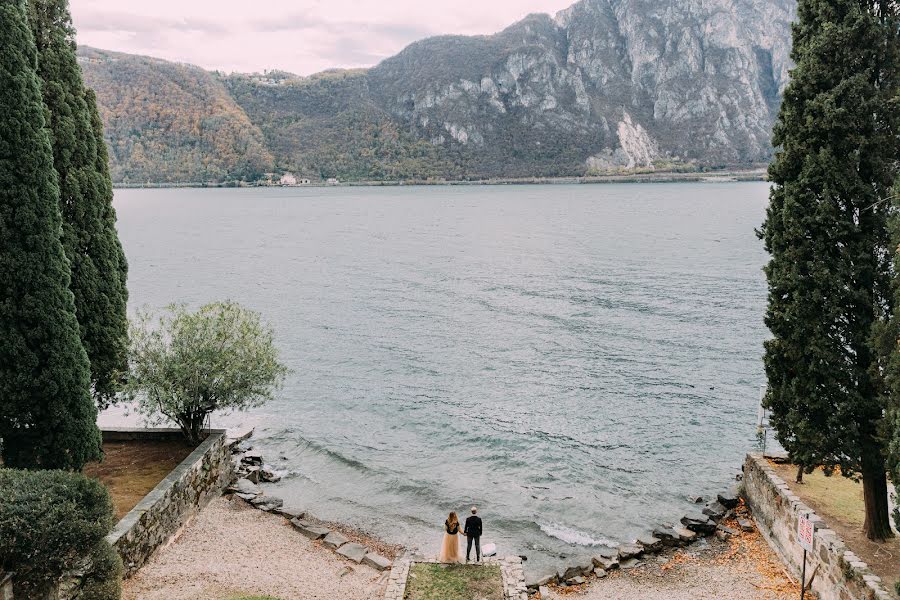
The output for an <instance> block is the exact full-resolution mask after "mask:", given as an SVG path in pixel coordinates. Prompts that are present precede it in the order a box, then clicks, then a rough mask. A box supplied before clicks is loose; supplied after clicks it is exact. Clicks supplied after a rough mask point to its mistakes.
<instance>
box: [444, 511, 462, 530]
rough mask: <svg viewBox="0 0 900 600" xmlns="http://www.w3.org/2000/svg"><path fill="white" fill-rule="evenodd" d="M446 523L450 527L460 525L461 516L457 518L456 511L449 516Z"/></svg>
mask: <svg viewBox="0 0 900 600" xmlns="http://www.w3.org/2000/svg"><path fill="white" fill-rule="evenodd" d="M446 525H447V527H448V528H451V529H452V528H453V526H454V525H459V518H457V516H456V513H455V512H452V513H450V516H449V517H447V522H446Z"/></svg>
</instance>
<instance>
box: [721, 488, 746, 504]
mask: <svg viewBox="0 0 900 600" xmlns="http://www.w3.org/2000/svg"><path fill="white" fill-rule="evenodd" d="M718 500H719V504H721V505H722V506H724V507H725V508H734V507H736V506H737V505H738V504H740V502H741V496H740V494H738V492H737V488H735V487H732V488H731V489H729V490H728V491H727V492H723V493H721V494H719V497H718Z"/></svg>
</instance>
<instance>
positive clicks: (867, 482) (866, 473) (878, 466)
mask: <svg viewBox="0 0 900 600" xmlns="http://www.w3.org/2000/svg"><path fill="white" fill-rule="evenodd" d="M862 479H863V497H864V498H865V503H866V522H865V525H863V527H864V529H865V532H866V537H867V538H869V539H870V540H873V541H881V540H886V539H888V538H890V537H893V535H894V534H893V532H892V531H891V522H890V514H889V512H888V496H887V473H886V470H885V465H884V459H883V458H882V457H881V456H880V454H879V455H877V456H874V457H866V458H864V459H863V465H862Z"/></svg>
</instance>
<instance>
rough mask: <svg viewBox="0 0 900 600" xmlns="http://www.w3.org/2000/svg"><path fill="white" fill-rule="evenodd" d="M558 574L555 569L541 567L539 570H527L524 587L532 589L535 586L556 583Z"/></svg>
mask: <svg viewBox="0 0 900 600" xmlns="http://www.w3.org/2000/svg"><path fill="white" fill-rule="evenodd" d="M558 579H559V576H558V575H557V573H556V569H542V570H540V571H530V570H529V571H528V572H527V573H525V587H527V588H529V589H534V588H537V587H541V586H545V585H550V584H551V583H556V582H557V581H558Z"/></svg>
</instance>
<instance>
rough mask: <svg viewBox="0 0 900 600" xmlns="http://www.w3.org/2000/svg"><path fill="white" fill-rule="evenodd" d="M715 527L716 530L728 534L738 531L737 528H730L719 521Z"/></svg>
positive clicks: (734, 533) (736, 533)
mask: <svg viewBox="0 0 900 600" xmlns="http://www.w3.org/2000/svg"><path fill="white" fill-rule="evenodd" d="M716 529H717V530H718V531H721V532H722V533H725V534H728V535H738V534H739V533H740V531H738V530H737V529H733V528H731V527H729V526H727V525H723V524H721V523H719V525H718V526H717V527H716Z"/></svg>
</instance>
